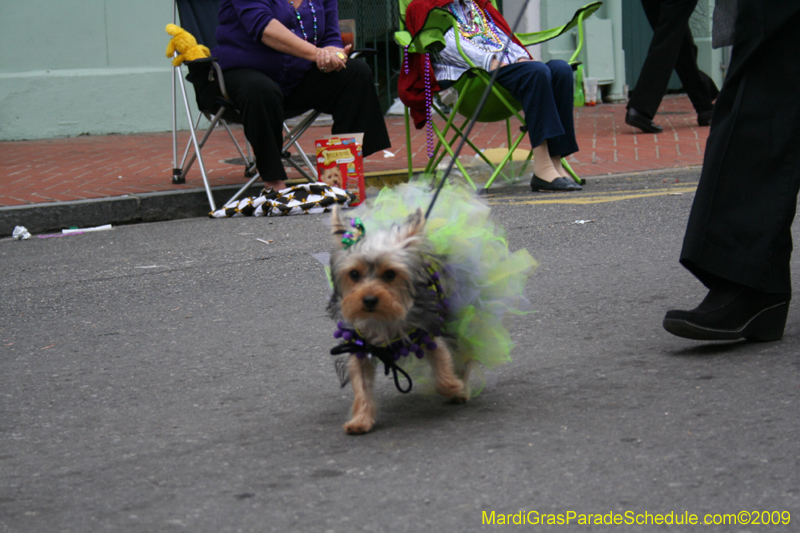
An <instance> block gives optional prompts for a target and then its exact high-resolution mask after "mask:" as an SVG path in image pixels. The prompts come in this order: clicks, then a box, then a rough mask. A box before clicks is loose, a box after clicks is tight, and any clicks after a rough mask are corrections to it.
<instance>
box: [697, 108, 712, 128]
mask: <svg viewBox="0 0 800 533" xmlns="http://www.w3.org/2000/svg"><path fill="white" fill-rule="evenodd" d="M712 114H713V111H703V112H702V113H698V114H697V125H698V126H710V125H711V115H712Z"/></svg>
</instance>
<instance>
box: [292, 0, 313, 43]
mask: <svg viewBox="0 0 800 533" xmlns="http://www.w3.org/2000/svg"><path fill="white" fill-rule="evenodd" d="M288 2H289V3H290V4H291V5H292V7H293V8H294V13H295V15H297V22H299V23H300V31H302V32H303V39H304V40H306V41H308V35H306V28H305V26H304V25H303V19H302V18H300V11H298V9H297V8H296V7H294V3H293V2H292V0H288ZM308 5H309V6H310V7H311V16H312V17H314V41H313V42H311V41H308V42H311V44H317V10H316V9H315V8H314V2H312V1H311V0H308Z"/></svg>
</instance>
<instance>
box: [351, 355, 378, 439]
mask: <svg viewBox="0 0 800 533" xmlns="http://www.w3.org/2000/svg"><path fill="white" fill-rule="evenodd" d="M348 366H349V367H350V384H351V385H352V386H353V410H352V411H353V417H352V418H351V419H350V421H349V422H347V423H346V424H345V425H344V430H345V432H346V433H349V434H350V435H360V434H361V433H366V432H367V431H369V430H370V429H372V426H373V425H374V424H375V398H374V397H373V395H372V386H373V384H374V382H375V365H374V364H373V363H372V361H369V360H367V359H359V358H358V357H356V356H355V355H351V356H350V360H349V361H348Z"/></svg>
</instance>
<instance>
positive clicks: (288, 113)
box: [201, 59, 391, 181]
mask: <svg viewBox="0 0 800 533" xmlns="http://www.w3.org/2000/svg"><path fill="white" fill-rule="evenodd" d="M224 75H225V86H226V89H227V90H228V94H229V95H230V97H231V100H233V102H234V103H235V104H236V106H237V107H238V108H239V111H240V112H241V115H242V125H243V126H244V134H245V137H247V140H248V141H250V144H251V145H252V146H253V153H254V154H255V157H256V167H257V168H258V172H259V174H261V179H263V180H264V181H279V180H286V170H285V169H284V167H283V161H282V160H281V147H282V144H283V121H284V119H285V118H291V117H292V116H297V115H300V114H301V113H304V112H306V111H308V110H310V109H316V110H318V111H322V112H323V113H328V114H329V115H331V116H332V117H333V126H332V127H331V133H332V134H334V135H335V134H338V133H363V134H364V140H363V145H362V153H363V155H364V157H367V156H368V155H370V154H373V153H375V152H377V151H378V150H384V149H386V148H389V147H390V146H391V142H390V140H389V133H388V131H387V130H386V122H385V121H384V119H383V113H382V112H381V107H380V103H379V101H378V95H377V93H376V91H375V85H374V82H373V79H372V71H371V70H370V68H369V65H367V63H366V62H365V61H362V60H358V59H354V60H351V61H348V63H347V68H345V69H342V70H340V71H339V72H328V73H323V72H320V71H319V69H318V68H317V67H316V66H315V65H312V67H311V68H310V69H309V71H308V72H307V73H306V75H305V76H304V77H303V79H302V80H301V81H300V83H299V84H298V85H297V86H296V87H294V88H293V89H292V90H291V92H289V94H288V95H286V96H284V94H283V92H282V91H281V88H280V87H279V86H278V84H277V83H275V82H274V81H272V79H270V78H269V77H268V76H267V75H266V74H264V73H262V72H260V71H258V70H251V69H237V70H228V71H225V72H224ZM217 96H219V88H218V86H217V84H216V83H211V84H209V85H208V86H207V87H206V89H205V90H204V91H203V92H202V95H201V98H202V99H203V100H207V99H208V98H211V99H212V100H213V98H214V97H217ZM312 140H313V139H312Z"/></svg>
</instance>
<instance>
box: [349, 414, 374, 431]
mask: <svg viewBox="0 0 800 533" xmlns="http://www.w3.org/2000/svg"><path fill="white" fill-rule="evenodd" d="M374 425H375V420H373V419H372V418H369V417H366V416H354V417H353V418H351V419H350V421H349V422H348V423H347V424H345V425H344V432H345V433H347V434H348V435H362V434H364V433H367V432H368V431H369V430H370V429H372V426H374Z"/></svg>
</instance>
